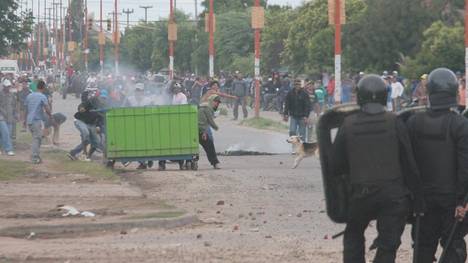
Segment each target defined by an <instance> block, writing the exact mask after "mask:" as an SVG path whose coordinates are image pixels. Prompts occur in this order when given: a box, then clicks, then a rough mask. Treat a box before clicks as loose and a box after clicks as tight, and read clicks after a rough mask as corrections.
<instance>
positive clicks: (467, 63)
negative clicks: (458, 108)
mask: <svg viewBox="0 0 468 263" xmlns="http://www.w3.org/2000/svg"><path fill="white" fill-rule="evenodd" d="M467 80H468V0H465V96H466V95H467V94H468V89H466V88H468V81H467ZM466 105H467V106H468V100H466ZM467 108H468V107H467Z"/></svg>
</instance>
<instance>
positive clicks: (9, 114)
mask: <svg viewBox="0 0 468 263" xmlns="http://www.w3.org/2000/svg"><path fill="white" fill-rule="evenodd" d="M11 85H12V84H11V81H10V80H8V79H5V80H4V81H3V90H2V92H1V95H0V137H1V142H2V145H1V147H2V150H3V151H4V152H5V153H6V154H7V155H8V156H14V155H15V153H14V152H13V144H12V140H11V133H12V131H13V124H14V123H15V109H16V105H15V104H16V103H15V102H16V100H15V99H14V97H13V94H11V93H10V88H11Z"/></svg>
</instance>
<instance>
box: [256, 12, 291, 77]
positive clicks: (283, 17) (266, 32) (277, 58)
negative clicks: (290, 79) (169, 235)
mask: <svg viewBox="0 0 468 263" xmlns="http://www.w3.org/2000/svg"><path fill="white" fill-rule="evenodd" d="M266 11H267V12H266V14H265V28H264V29H263V31H262V65H261V66H262V70H263V72H271V71H273V70H278V69H279V68H281V53H282V52H283V50H284V45H285V40H286V39H287V38H288V33H289V28H290V26H291V23H292V21H293V20H294V13H295V12H294V11H293V10H292V9H291V8H290V7H279V6H272V7H268V9H267V10H266Z"/></svg>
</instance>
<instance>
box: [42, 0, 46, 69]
mask: <svg viewBox="0 0 468 263" xmlns="http://www.w3.org/2000/svg"><path fill="white" fill-rule="evenodd" d="M46 13H47V0H44V25H43V27H42V61H44V70H45V69H46V68H47V67H46V65H47V64H46V59H47V54H46V51H47V49H46V48H47V39H46V31H47V14H46Z"/></svg>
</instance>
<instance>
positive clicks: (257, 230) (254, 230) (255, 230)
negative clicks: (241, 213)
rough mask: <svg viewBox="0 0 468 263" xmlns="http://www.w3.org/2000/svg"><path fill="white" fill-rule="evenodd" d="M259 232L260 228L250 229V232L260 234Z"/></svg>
mask: <svg viewBox="0 0 468 263" xmlns="http://www.w3.org/2000/svg"><path fill="white" fill-rule="evenodd" d="M259 231H260V229H259V228H252V229H250V232H259Z"/></svg>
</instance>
